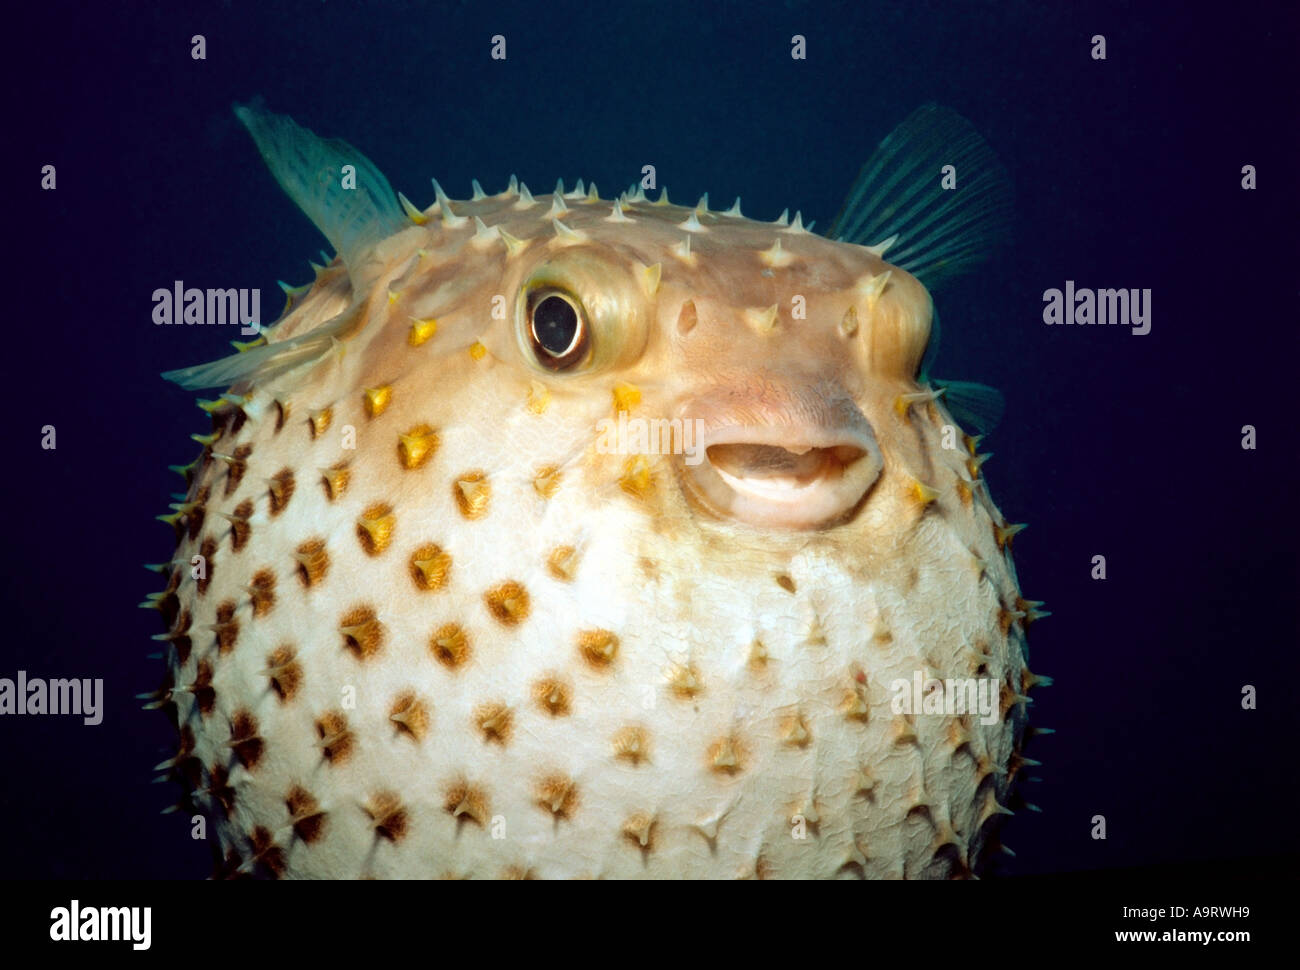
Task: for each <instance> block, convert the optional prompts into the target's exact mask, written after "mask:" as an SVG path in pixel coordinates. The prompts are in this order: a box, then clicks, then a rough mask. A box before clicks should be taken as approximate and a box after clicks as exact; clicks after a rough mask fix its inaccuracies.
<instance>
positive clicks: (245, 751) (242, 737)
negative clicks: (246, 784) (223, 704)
mask: <svg viewBox="0 0 1300 970" xmlns="http://www.w3.org/2000/svg"><path fill="white" fill-rule="evenodd" d="M229 744H230V747H231V748H232V749H233V750H234V752H235V757H236V758H238V759H239V761H240V763H241V764H242V765H243V766H244V767H245V768H248V769H250V770H251V769H253V768H256V767H257V763H258V762H259V761H261V760H262V748H263V743H262V739H261V738H260V737H258V734H257V718H255V717H253V715H252V714H250V713H249V712H248V711H246V710H242V709H241V710H238V711H236V712H235V716H234V717H233V718H231V722H230V742H229Z"/></svg>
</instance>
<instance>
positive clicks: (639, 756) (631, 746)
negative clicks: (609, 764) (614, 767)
mask: <svg viewBox="0 0 1300 970" xmlns="http://www.w3.org/2000/svg"><path fill="white" fill-rule="evenodd" d="M614 757H616V758H619V759H620V760H622V761H626V762H627V763H628V764H631V765H639V764H641V762H643V761H648V760H649V758H650V735H649V734H648V733H646V729H645V728H643V727H637V726H635V725H632V726H629V727H625V728H619V730H618V731H617V732H616V733H615V735H614Z"/></svg>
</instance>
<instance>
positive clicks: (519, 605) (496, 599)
mask: <svg viewBox="0 0 1300 970" xmlns="http://www.w3.org/2000/svg"><path fill="white" fill-rule="evenodd" d="M483 601H484V602H485V603H487V608H488V612H490V613H491V614H492V615H493V616H494V617H496V618H497V620H499V621H500V622H501V623H504V624H505V625H506V626H516V625H517V624H519V623H522V622H523V621H524V620H525V619H527V618H528V611H529V606H530V603H529V599H528V590H526V589H524V588H523V587H522V586H521V585H519V584H518V583H516V582H515V581H514V580H510V581H508V582H504V583H502V584H501V585H500V586H496V587H494V588H492V589H490V590H488V591H487V592H486V593H484V594H483Z"/></svg>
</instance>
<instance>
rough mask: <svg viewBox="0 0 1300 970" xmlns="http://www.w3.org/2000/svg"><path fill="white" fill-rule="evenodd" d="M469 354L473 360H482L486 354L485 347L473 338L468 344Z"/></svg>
mask: <svg viewBox="0 0 1300 970" xmlns="http://www.w3.org/2000/svg"><path fill="white" fill-rule="evenodd" d="M469 355H470V356H471V357H473V358H474V359H475V360H482V359H483V358H484V357H486V356H487V348H486V347H484V346H483V345H482V344H481V343H479V342H478V341H477V340H475V341H474V342H473V343H472V344H470V345H469Z"/></svg>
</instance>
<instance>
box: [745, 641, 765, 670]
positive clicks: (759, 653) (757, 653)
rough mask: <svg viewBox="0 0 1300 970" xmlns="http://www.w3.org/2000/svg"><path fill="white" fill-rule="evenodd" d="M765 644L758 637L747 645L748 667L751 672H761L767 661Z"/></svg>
mask: <svg viewBox="0 0 1300 970" xmlns="http://www.w3.org/2000/svg"><path fill="white" fill-rule="evenodd" d="M768 659H769V657H768V653H767V644H765V643H764V642H763V641H762V640H760V639H759V638H758V637H755V638H754V642H753V643H751V644H750V645H749V666H750V669H751V670H756V671H757V670H762V669H763V668H764V667H766V666H767V661H768Z"/></svg>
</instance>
